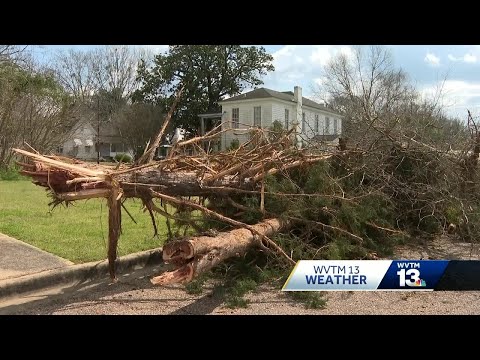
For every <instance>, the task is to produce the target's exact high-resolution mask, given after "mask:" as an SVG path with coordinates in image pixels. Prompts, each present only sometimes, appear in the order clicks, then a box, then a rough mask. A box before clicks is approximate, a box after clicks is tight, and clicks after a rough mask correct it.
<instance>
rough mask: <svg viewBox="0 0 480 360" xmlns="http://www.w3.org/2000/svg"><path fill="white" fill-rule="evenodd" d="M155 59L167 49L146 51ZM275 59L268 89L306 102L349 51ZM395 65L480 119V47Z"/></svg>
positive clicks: (412, 51)
mask: <svg viewBox="0 0 480 360" xmlns="http://www.w3.org/2000/svg"><path fill="white" fill-rule="evenodd" d="M95 46H96V45H55V46H50V45H46V46H42V47H35V48H34V52H35V54H36V56H37V57H39V58H41V59H43V60H45V61H48V59H49V58H51V55H52V54H53V53H54V52H55V51H57V50H61V49H67V48H72V47H73V48H80V49H88V48H92V47H95ZM142 46H145V47H148V48H149V49H150V50H152V51H153V52H154V53H155V52H159V51H164V50H166V48H167V46H166V45H142ZM263 46H264V47H265V49H266V50H267V52H269V53H270V54H272V55H273V57H274V65H275V72H273V73H270V74H268V75H267V76H266V77H265V78H264V83H265V84H264V86H265V87H268V88H271V89H274V90H279V91H286V90H293V87H294V86H295V85H300V86H302V88H303V94H304V96H307V97H311V98H313V99H315V91H314V90H315V88H316V86H317V84H318V83H319V82H320V79H321V76H322V70H323V66H324V65H325V64H326V63H327V62H328V60H329V59H330V58H331V57H332V56H334V55H335V54H337V53H338V52H347V53H348V52H350V51H351V49H352V47H351V46H348V45H263ZM388 48H390V49H391V51H392V54H393V57H394V62H395V65H396V66H398V67H400V68H402V69H403V70H404V71H406V72H407V73H408V74H409V76H410V79H411V80H412V82H413V83H414V84H415V86H416V88H417V90H419V91H420V92H421V93H422V94H423V95H424V96H425V97H427V98H428V97H433V96H435V94H437V93H438V89H439V86H441V85H442V84H443V87H442V97H441V99H440V101H441V104H442V105H443V106H444V107H445V110H446V111H447V113H448V114H450V115H452V116H457V117H460V118H461V119H466V111H467V109H469V110H470V111H472V114H473V115H474V116H479V115H480V71H479V70H480V45H389V46H388Z"/></svg>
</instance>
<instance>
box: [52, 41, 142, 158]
mask: <svg viewBox="0 0 480 360" xmlns="http://www.w3.org/2000/svg"><path fill="white" fill-rule="evenodd" d="M149 56H151V55H150V53H149V52H147V51H146V50H143V49H139V48H134V47H130V46H104V47H100V48H96V49H93V50H89V51H81V50H69V51H67V52H59V53H57V56H56V74H57V76H58V78H59V81H60V82H61V83H62V84H63V86H64V87H65V88H66V89H67V91H68V92H69V93H70V94H72V96H73V98H74V99H75V101H76V104H77V107H78V109H79V111H80V112H81V113H82V117H83V119H84V120H87V121H89V122H90V123H91V124H92V126H93V127H94V128H95V129H96V131H97V133H98V134H97V156H98V157H99V141H100V138H101V133H100V131H101V129H102V127H103V126H104V125H105V124H109V126H118V125H122V126H123V128H124V129H127V128H129V126H128V125H126V124H120V123H119V120H116V119H115V118H116V114H117V113H120V112H121V111H122V110H123V108H124V107H125V106H127V104H128V103H129V101H130V97H131V95H132V93H133V92H134V91H135V90H136V89H137V88H138V84H139V82H138V81H137V79H136V73H137V67H138V64H139V62H140V60H142V59H143V60H145V61H147V59H148V58H149ZM122 119H123V120H126V118H125V117H122ZM134 120H135V119H134ZM122 134H124V135H125V136H127V137H128V136H129V134H126V133H125V132H123V133H122ZM126 139H127V138H126Z"/></svg>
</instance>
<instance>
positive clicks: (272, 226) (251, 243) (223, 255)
mask: <svg viewBox="0 0 480 360" xmlns="http://www.w3.org/2000/svg"><path fill="white" fill-rule="evenodd" d="M285 227H286V224H285V223H282V222H281V221H280V220H278V219H269V220H265V221H263V222H261V223H259V224H256V225H252V226H251V228H252V229H253V230H254V231H255V233H253V232H252V231H250V230H249V229H242V228H240V229H235V230H232V231H229V232H223V233H219V234H218V235H216V236H214V237H211V236H199V237H192V238H190V239H187V240H180V241H175V242H170V243H167V244H165V246H164V247H163V260H164V261H165V262H167V263H172V264H174V265H175V266H176V269H175V270H173V271H169V272H165V273H163V274H162V275H160V276H157V277H154V278H153V279H152V280H151V282H152V284H154V285H167V284H172V283H182V282H189V281H191V280H193V279H194V278H195V277H197V276H198V275H200V274H202V273H204V272H207V271H208V270H210V269H211V268H213V267H214V266H216V265H218V264H219V263H221V262H223V261H225V260H227V259H229V258H231V257H234V256H242V255H244V254H245V253H246V252H247V250H248V249H249V248H252V247H255V246H257V247H261V246H262V241H261V239H260V236H270V235H272V234H274V233H276V232H278V231H279V230H280V229H281V228H285Z"/></svg>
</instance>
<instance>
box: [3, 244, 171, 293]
mask: <svg viewBox="0 0 480 360" xmlns="http://www.w3.org/2000/svg"><path fill="white" fill-rule="evenodd" d="M161 263H163V258H162V249H161V248H158V249H153V250H147V251H142V252H138V253H135V254H130V255H125V256H122V257H120V258H118V259H117V261H116V272H117V276H118V275H120V274H121V273H124V272H128V271H130V270H136V269H138V268H143V267H147V266H154V265H159V264H161ZM103 277H107V278H109V274H108V261H107V260H102V261H94V262H90V263H85V264H78V265H70V266H67V267H64V268H60V269H52V270H46V271H42V272H39V273H35V274H30V275H24V276H20V277H17V278H10V279H5V280H0V299H2V298H7V297H12V296H14V295H18V294H22V293H27V292H32V291H37V290H41V289H44V288H50V287H53V286H57V285H61V284H69V283H73V282H83V281H87V280H93V279H98V278H103Z"/></svg>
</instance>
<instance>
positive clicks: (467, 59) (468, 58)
mask: <svg viewBox="0 0 480 360" xmlns="http://www.w3.org/2000/svg"><path fill="white" fill-rule="evenodd" d="M463 61H465V62H466V63H476V62H477V57H476V56H475V55H472V54H465V55H463Z"/></svg>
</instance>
